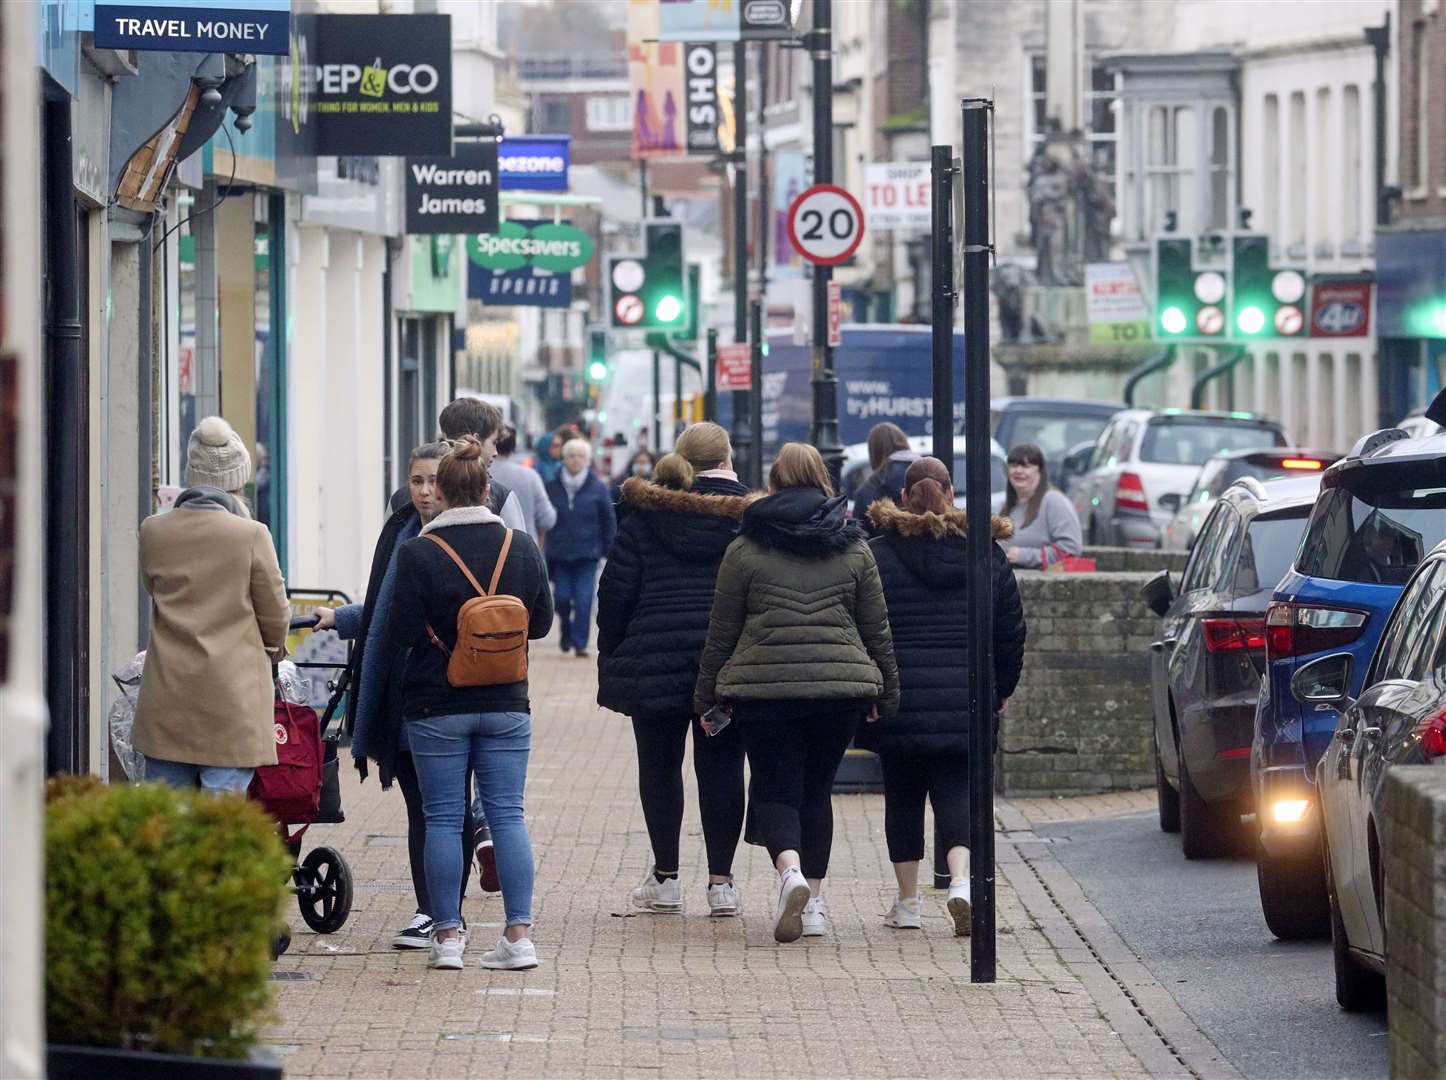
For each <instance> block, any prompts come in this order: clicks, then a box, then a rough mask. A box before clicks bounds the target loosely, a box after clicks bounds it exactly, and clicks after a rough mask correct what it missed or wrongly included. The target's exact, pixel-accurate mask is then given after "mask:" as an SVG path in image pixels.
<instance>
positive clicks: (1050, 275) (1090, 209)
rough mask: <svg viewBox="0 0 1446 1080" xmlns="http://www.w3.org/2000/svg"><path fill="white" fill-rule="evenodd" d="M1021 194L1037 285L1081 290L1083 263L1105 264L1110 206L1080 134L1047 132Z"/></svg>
mask: <svg viewBox="0 0 1446 1080" xmlns="http://www.w3.org/2000/svg"><path fill="white" fill-rule="evenodd" d="M1025 194H1026V196H1027V198H1028V199H1029V242H1030V246H1031V247H1033V248H1034V254H1035V262H1036V269H1035V276H1036V277H1037V279H1038V281H1039V284H1040V285H1044V286H1065V287H1075V288H1078V287H1079V286H1082V285H1083V284H1084V266H1085V263H1087V262H1107V261H1109V257H1110V242H1111V238H1110V223H1111V221H1112V220H1113V218H1114V215H1115V202H1114V197H1113V195H1112V194H1111V192H1110V189H1109V183H1108V180H1107V179H1106V178H1105V177H1104V176H1102V175H1100V174H1098V173H1096V171H1095V169H1094V166H1093V163H1092V162H1091V161H1090V159H1089V157H1088V156H1087V153H1086V143H1085V139H1084V136H1083V135H1082V134H1081V133H1080V132H1078V131H1073V132H1069V133H1064V132H1061V131H1060V130H1059V129H1058V126H1057V125H1056V126H1052V127H1051V128H1050V130H1049V132H1048V133H1047V134H1046V136H1045V138H1044V141H1043V142H1041V143H1040V144H1039V145H1038V146H1037V147H1035V151H1034V156H1033V157H1032V158H1030V160H1029V166H1028V171H1027V174H1026V179H1025Z"/></svg>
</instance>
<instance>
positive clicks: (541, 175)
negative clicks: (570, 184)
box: [497, 135, 571, 191]
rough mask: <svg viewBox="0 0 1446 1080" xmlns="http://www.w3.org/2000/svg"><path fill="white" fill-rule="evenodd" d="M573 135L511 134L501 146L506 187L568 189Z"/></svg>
mask: <svg viewBox="0 0 1446 1080" xmlns="http://www.w3.org/2000/svg"><path fill="white" fill-rule="evenodd" d="M570 158H571V136H569V135H509V136H507V138H505V139H503V140H502V143H501V145H499V146H498V148H497V168H498V171H499V175H500V178H501V187H502V190H503V191H566V190H567V167H568V164H569V161H570Z"/></svg>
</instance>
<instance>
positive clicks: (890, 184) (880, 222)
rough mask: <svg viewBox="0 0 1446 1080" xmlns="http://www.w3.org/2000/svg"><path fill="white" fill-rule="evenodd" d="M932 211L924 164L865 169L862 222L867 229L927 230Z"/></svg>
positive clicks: (926, 168) (871, 166)
mask: <svg viewBox="0 0 1446 1080" xmlns="http://www.w3.org/2000/svg"><path fill="white" fill-rule="evenodd" d="M932 208H933V200H932V199H930V197H929V163H928V162H927V161H893V162H889V163H887V164H883V165H865V166H864V220H865V222H867V224H868V227H869V228H870V229H927V228H929V227H930V225H931V224H932V223H933V220H932V217H931V214H932V212H933V209H932Z"/></svg>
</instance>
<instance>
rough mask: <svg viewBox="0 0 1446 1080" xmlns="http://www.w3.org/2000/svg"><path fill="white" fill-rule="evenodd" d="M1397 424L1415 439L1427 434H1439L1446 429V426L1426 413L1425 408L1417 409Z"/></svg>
mask: <svg viewBox="0 0 1446 1080" xmlns="http://www.w3.org/2000/svg"><path fill="white" fill-rule="evenodd" d="M1396 426H1397V427H1398V428H1400V429H1401V430H1402V431H1404V432H1405V433H1406V434H1407V435H1409V436H1411V438H1413V439H1423V438H1425V437H1426V436H1427V435H1439V434H1440V433H1441V432H1442V431H1446V428H1443V427H1442V426H1441V425H1440V424H1439V423H1437V422H1436V421H1435V420H1432V419H1431V418H1430V417H1428V416H1427V415H1426V410H1425V409H1416V410H1415V411H1414V412H1412V413H1411V414H1410V415H1409V416H1407V417H1406V418H1405V419H1404V420H1402V421H1401V422H1400V423H1399V424H1397V425H1396Z"/></svg>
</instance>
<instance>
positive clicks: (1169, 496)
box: [1157, 491, 1182, 514]
mask: <svg viewBox="0 0 1446 1080" xmlns="http://www.w3.org/2000/svg"><path fill="white" fill-rule="evenodd" d="M1181 501H1182V499H1181V496H1180V494H1179V492H1175V491H1169V492H1166V493H1165V494H1164V495H1161V496H1160V498H1159V499H1158V500H1157V502H1158V503H1159V504H1160V509H1162V510H1168V511H1170V513H1172V514H1176V513H1179V511H1180V503H1181Z"/></svg>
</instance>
